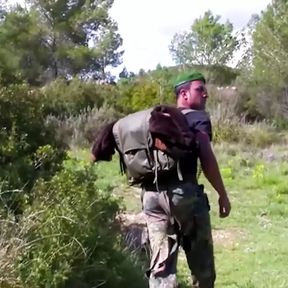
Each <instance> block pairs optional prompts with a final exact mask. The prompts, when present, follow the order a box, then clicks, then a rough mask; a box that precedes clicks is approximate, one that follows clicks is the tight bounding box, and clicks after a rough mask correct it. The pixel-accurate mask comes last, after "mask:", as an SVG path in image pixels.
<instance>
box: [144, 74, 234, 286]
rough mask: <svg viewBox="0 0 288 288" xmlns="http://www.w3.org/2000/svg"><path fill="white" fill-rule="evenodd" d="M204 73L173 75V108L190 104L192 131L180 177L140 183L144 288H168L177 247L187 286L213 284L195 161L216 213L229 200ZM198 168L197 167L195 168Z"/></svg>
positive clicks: (205, 207) (224, 210)
mask: <svg viewBox="0 0 288 288" xmlns="http://www.w3.org/2000/svg"><path fill="white" fill-rule="evenodd" d="M205 84H206V81H205V78H204V76H203V75H202V74H201V73H199V72H196V71H192V72H190V73H183V74H181V75H179V77H178V79H177V81H176V83H175V94H176V101H177V107H178V108H179V109H181V110H184V109H186V110H187V109H193V111H190V112H189V113H185V117H186V119H187V122H188V124H189V127H190V129H191V130H192V131H193V132H194V134H195V136H196V143H197V145H195V149H194V150H195V151H194V152H193V153H191V154H187V157H185V159H181V161H180V171H181V174H182V177H183V181H180V180H179V177H177V175H176V174H177V173H176V172H175V171H173V172H171V173H169V175H166V176H165V177H163V178H159V179H158V180H157V181H158V183H157V184H158V185H157V187H156V185H155V184H154V183H151V182H150V183H149V182H145V183H143V184H142V188H143V200H142V201H143V210H144V213H145V217H146V222H147V227H148V234H149V241H150V246H151V263H150V269H149V270H148V271H147V276H148V277H149V287H150V288H154V287H155V288H156V287H157V288H159V287H163V288H164V287H165V288H172V287H173V288H174V287H177V282H176V264H177V256H178V248H179V246H180V245H181V246H182V247H183V250H184V251H185V254H186V259H187V263H188V266H189V269H190V271H191V275H192V287H199V288H213V287H214V282H215V278H216V274H215V266H214V255H213V243H212V233H211V224H210V215H209V210H210V207H209V202H208V198H207V195H206V194H205V193H204V187H203V185H199V184H198V181H197V160H198V159H199V160H200V163H201V168H202V170H203V173H204V175H205V177H206V178H207V179H208V181H209V182H210V183H211V185H212V186H213V188H214V189H215V190H216V192H217V193H218V196H219V199H218V203H219V215H220V217H227V216H228V215H229V213H230V210H231V206H230V201H229V198H228V195H227V192H226V189H225V187H224V184H223V181H222V177H221V174H220V171H219V167H218V163H217V160H216V157H215V155H214V152H213V150H212V147H211V140H212V128H211V122H210V119H209V116H208V114H207V113H206V112H205V104H206V100H207V99H208V93H207V90H206V86H205ZM198 170H199V169H198Z"/></svg>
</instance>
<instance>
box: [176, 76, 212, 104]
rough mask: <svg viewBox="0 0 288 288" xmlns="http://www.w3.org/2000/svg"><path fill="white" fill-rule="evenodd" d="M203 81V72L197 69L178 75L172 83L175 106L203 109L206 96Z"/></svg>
mask: <svg viewBox="0 0 288 288" xmlns="http://www.w3.org/2000/svg"><path fill="white" fill-rule="evenodd" d="M205 83H206V80H205V78H204V76H203V74H201V73H200V72H197V71H190V72H188V73H187V72H186V73H183V74H181V75H179V76H178V78H177V79H176V81H175V84H174V88H175V94H176V99H177V106H178V107H184V108H190V109H195V110H204V109H205V104H206V99H207V98H208V93H207V90H206V87H205Z"/></svg>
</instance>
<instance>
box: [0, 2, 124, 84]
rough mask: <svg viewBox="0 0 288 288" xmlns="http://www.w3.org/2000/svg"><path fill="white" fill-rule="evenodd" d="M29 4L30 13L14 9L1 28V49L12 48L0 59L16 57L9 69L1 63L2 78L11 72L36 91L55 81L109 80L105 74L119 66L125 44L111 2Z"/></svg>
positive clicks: (4, 52) (17, 8) (3, 53)
mask: <svg viewBox="0 0 288 288" xmlns="http://www.w3.org/2000/svg"><path fill="white" fill-rule="evenodd" d="M26 4H27V7H29V9H28V10H27V9H24V8H20V7H19V6H18V7H16V8H15V9H12V11H11V12H9V13H6V17H5V19H4V21H2V23H1V25H0V38H1V43H8V44H9V45H8V44H7V47H6V48H5V47H4V48H5V49H4V51H3V49H2V48H3V47H1V50H2V54H1V55H5V54H7V53H8V54H9V53H11V52H13V53H15V57H14V58H15V59H14V60H13V63H10V64H9V63H8V64H9V65H8V64H7V63H4V64H5V65H4V64H3V63H2V64H1V60H0V70H1V68H2V67H4V68H5V69H4V70H5V71H3V69H2V71H1V72H2V73H1V72H0V73H1V74H2V75H4V76H5V75H7V73H6V71H10V70H11V71H10V72H11V74H12V75H14V76H15V75H17V77H20V79H23V80H26V81H28V83H30V84H33V85H35V84H36V85H37V84H43V83H46V82H49V81H51V80H54V79H56V78H57V77H64V78H71V77H72V76H78V77H81V78H87V77H89V78H94V79H105V78H106V76H107V73H106V68H107V67H108V66H113V67H114V66H117V65H119V64H120V63H121V56H122V54H123V52H122V51H119V48H120V46H121V45H122V39H121V37H120V35H119V34H118V27H117V24H116V23H115V22H114V21H113V20H112V19H111V18H110V16H109V14H108V10H109V9H110V8H111V6H112V4H113V0H94V1H92V0H53V1H52V0H26ZM0 53H1V52H0ZM6 59H7V58H6ZM6 59H4V60H3V61H4V62H5V61H6ZM3 61H2V62H3ZM9 61H10V60H9ZM6 68H7V69H6ZM8 68H9V69H8ZM8 74H9V73H8ZM9 78H11V77H9Z"/></svg>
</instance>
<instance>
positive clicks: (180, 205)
mask: <svg viewBox="0 0 288 288" xmlns="http://www.w3.org/2000/svg"><path fill="white" fill-rule="evenodd" d="M165 186H166V185H165ZM159 187H160V188H161V189H159V192H158V191H155V190H153V191H150V189H149V188H147V187H146V188H145V189H144V190H145V192H144V194H143V210H144V213H145V217H146V222H147V228H148V235H149V241H150V248H151V257H150V269H149V270H148V271H147V276H148V277H149V287H150V288H156V287H158V288H159V287H165V288H174V287H177V281H176V270H177V269H176V265H177V256H178V248H179V246H180V245H181V246H182V247H183V250H184V251H185V254H186V259H187V263H188V266H189V268H190V271H191V276H192V279H191V281H192V287H198V288H213V287H214V282H215V278H216V276H215V267H214V255H213V242H212V234H211V224H210V216H209V209H210V208H209V202H208V198H207V196H206V194H205V193H204V192H203V186H202V185H195V184H192V183H185V182H180V183H175V184H171V185H167V186H166V187H163V186H162V187H161V186H159ZM164 188H165V189H164ZM151 190H152V189H151Z"/></svg>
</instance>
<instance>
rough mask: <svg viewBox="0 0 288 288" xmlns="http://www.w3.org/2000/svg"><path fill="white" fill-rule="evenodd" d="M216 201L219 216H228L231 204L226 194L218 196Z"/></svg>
mask: <svg viewBox="0 0 288 288" xmlns="http://www.w3.org/2000/svg"><path fill="white" fill-rule="evenodd" d="M218 203H219V216H220V217H221V218H225V217H227V216H229V214H230V211H231V204H230V201H229V198H228V196H227V195H225V196H220V197H219V200H218Z"/></svg>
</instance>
